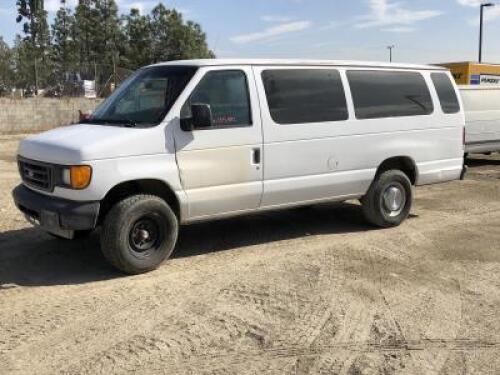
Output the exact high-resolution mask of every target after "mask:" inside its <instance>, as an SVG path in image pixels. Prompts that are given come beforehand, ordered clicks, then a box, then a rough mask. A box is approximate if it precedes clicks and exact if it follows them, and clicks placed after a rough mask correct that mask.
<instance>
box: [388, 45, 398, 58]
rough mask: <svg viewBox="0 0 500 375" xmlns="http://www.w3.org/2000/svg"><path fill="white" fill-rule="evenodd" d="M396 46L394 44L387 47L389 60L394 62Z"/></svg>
mask: <svg viewBox="0 0 500 375" xmlns="http://www.w3.org/2000/svg"><path fill="white" fill-rule="evenodd" d="M395 47H396V46H394V45H392V46H387V49H388V50H389V62H392V50H393V49H394V48H395Z"/></svg>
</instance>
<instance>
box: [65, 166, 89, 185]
mask: <svg viewBox="0 0 500 375" xmlns="http://www.w3.org/2000/svg"><path fill="white" fill-rule="evenodd" d="M91 179H92V167H90V166H89V165H74V166H71V167H62V171H61V182H62V184H63V185H64V186H65V187H69V188H71V189H75V190H82V189H85V188H86V187H87V186H89V185H90V180H91Z"/></svg>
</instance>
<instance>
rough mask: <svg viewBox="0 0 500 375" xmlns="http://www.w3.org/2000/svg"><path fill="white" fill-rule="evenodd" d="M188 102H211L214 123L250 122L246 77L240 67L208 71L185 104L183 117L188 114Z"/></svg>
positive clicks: (222, 124) (243, 124)
mask: <svg viewBox="0 0 500 375" xmlns="http://www.w3.org/2000/svg"><path fill="white" fill-rule="evenodd" d="M190 104H208V105H210V108H211V109H212V116H213V124H214V127H235V126H250V125H251V124H252V119H251V112H250V98H249V94H248V85H247V78H246V74H245V73H244V72H242V71H240V70H221V71H213V72H209V73H207V74H206V75H205V77H203V79H202V80H201V82H200V83H199V84H198V86H197V87H196V89H195V90H194V91H193V93H192V94H191V97H190V99H189V100H188V102H187V103H186V105H185V106H184V108H183V114H182V116H183V117H184V116H186V117H189V112H190V110H191V108H190Z"/></svg>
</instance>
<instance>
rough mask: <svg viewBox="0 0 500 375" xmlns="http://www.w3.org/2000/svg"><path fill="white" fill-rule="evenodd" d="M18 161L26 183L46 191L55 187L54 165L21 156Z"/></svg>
mask: <svg viewBox="0 0 500 375" xmlns="http://www.w3.org/2000/svg"><path fill="white" fill-rule="evenodd" d="M18 163H19V173H20V174H21V178H22V179H23V182H24V183H25V184H26V185H29V186H31V187H34V188H35V189H40V190H45V191H52V190H53V189H54V183H53V168H52V166H50V165H49V164H45V163H40V162H38V161H33V160H27V159H21V158H20V159H19V162H18Z"/></svg>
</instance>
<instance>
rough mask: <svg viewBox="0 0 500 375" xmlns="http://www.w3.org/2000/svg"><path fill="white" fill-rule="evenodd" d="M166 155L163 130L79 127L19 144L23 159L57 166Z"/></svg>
mask: <svg viewBox="0 0 500 375" xmlns="http://www.w3.org/2000/svg"><path fill="white" fill-rule="evenodd" d="M160 153H165V135H164V132H163V131H162V129H161V128H160V127H154V128H147V129H144V128H125V127H118V126H104V125H90V124H79V125H72V126H67V127H62V128H57V129H54V130H50V131H47V132H44V133H41V134H37V135H33V136H30V137H28V138H26V139H24V140H23V141H21V143H20V145H19V150H18V154H19V155H20V156H22V157H24V158H27V159H32V160H38V161H45V162H49V163H56V164H77V163H81V162H85V161H92V160H100V159H111V158H113V159H115V158H121V157H127V156H139V155H145V154H148V155H153V154H160Z"/></svg>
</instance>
